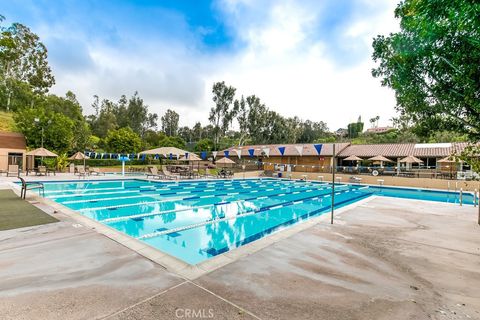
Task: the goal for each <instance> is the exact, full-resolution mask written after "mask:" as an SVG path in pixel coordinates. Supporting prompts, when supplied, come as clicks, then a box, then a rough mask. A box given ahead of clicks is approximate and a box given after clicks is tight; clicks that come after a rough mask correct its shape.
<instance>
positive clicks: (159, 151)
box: [140, 147, 188, 157]
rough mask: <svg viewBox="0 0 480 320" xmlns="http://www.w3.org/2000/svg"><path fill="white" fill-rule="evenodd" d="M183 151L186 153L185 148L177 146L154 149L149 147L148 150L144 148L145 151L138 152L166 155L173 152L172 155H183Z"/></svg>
mask: <svg viewBox="0 0 480 320" xmlns="http://www.w3.org/2000/svg"><path fill="white" fill-rule="evenodd" d="M185 153H188V151H187V150H182V149H179V148H175V147H161V148H156V149H150V150H145V151H142V152H140V154H154V155H155V154H162V155H166V156H167V157H168V156H169V155H170V154H173V155H178V156H180V155H184V154H185Z"/></svg>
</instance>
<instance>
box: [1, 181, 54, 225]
mask: <svg viewBox="0 0 480 320" xmlns="http://www.w3.org/2000/svg"><path fill="white" fill-rule="evenodd" d="M0 203H1V204H2V205H1V206H0V230H9V229H16V228H22V227H31V226H36V225H40V224H46V223H52V222H57V221H58V220H57V219H55V218H54V217H52V216H50V215H48V214H46V213H45V212H43V211H42V210H40V209H38V208H37V207H35V206H33V205H31V204H30V203H28V202H27V201H25V200H23V199H20V197H19V196H17V195H16V194H15V193H14V192H13V191H12V190H0Z"/></svg>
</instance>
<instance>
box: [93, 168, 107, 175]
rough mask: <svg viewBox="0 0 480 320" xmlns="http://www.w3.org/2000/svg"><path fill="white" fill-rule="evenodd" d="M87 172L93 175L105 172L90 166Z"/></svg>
mask: <svg viewBox="0 0 480 320" xmlns="http://www.w3.org/2000/svg"><path fill="white" fill-rule="evenodd" d="M89 173H90V175H95V176H99V175H105V172H102V171H100V169H99V168H91V169H90V171H89Z"/></svg>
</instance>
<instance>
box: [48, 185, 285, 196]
mask: <svg viewBox="0 0 480 320" xmlns="http://www.w3.org/2000/svg"><path fill="white" fill-rule="evenodd" d="M280 184H281V183H280V182H279V181H272V182H270V183H267V184H265V183H262V182H261V181H258V182H255V183H248V184H246V183H239V184H238V185H239V186H248V188H251V186H252V185H256V186H265V185H280ZM211 186H213V187H217V186H224V185H223V184H220V183H219V184H211ZM142 187H143V188H144V189H147V188H148V189H152V190H156V191H171V190H174V188H163V187H162V188H156V187H155V186H153V185H152V186H139V187H135V188H129V190H126V189H125V188H108V189H107V188H96V189H85V190H79V189H76V190H71V191H80V192H76V193H68V194H62V195H51V196H47V198H49V199H62V198H68V197H79V196H96V195H102V194H105V195H107V194H122V193H134V192H138V190H136V189H138V188H142ZM244 188H246V187H244ZM117 189H121V190H120V191H113V192H96V193H95V192H92V193H90V192H82V191H91V190H117ZM180 189H186V188H180ZM194 189H197V190H200V189H201V187H200V186H199V187H197V188H194ZM204 189H209V190H211V189H212V188H208V187H207V188H204ZM213 189H215V188H213ZM56 191H59V190H56ZM69 191H70V190H68V191H66V192H69ZM59 192H65V190H63V191H59ZM46 193H47V194H48V192H46Z"/></svg>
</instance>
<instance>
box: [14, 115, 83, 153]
mask: <svg viewBox="0 0 480 320" xmlns="http://www.w3.org/2000/svg"><path fill="white" fill-rule="evenodd" d="M13 119H14V120H15V126H16V128H17V130H18V131H20V132H22V133H23V134H24V135H25V138H26V140H27V145H28V146H29V147H30V148H39V147H40V146H41V145H42V136H43V146H44V147H45V148H47V149H50V150H54V151H56V152H60V153H64V152H67V151H69V150H70V149H71V148H72V143H73V140H74V131H75V130H76V128H75V122H74V121H73V120H72V119H70V118H69V117H67V116H66V115H64V114H62V113H59V112H54V111H52V110H47V109H46V108H44V107H36V108H24V109H22V110H20V111H18V112H16V113H15V114H14V116H13ZM42 131H43V134H42Z"/></svg>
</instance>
